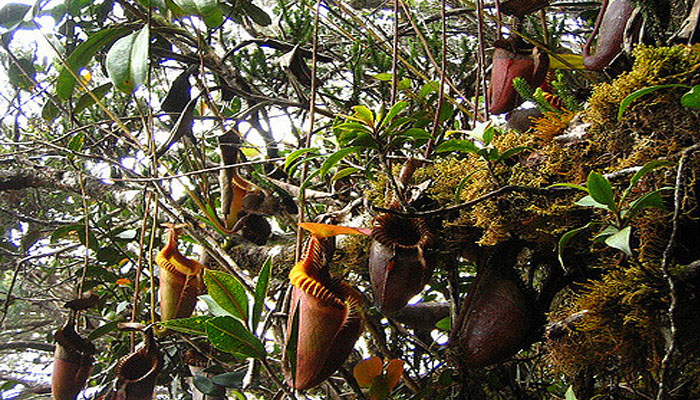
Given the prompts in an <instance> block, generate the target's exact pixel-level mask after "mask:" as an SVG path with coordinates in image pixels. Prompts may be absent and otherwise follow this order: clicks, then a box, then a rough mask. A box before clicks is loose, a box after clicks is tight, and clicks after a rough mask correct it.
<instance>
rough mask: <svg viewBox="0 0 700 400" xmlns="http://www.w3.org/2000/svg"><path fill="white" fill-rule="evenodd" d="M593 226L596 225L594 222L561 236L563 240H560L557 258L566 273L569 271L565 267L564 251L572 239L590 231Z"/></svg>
mask: <svg viewBox="0 0 700 400" xmlns="http://www.w3.org/2000/svg"><path fill="white" fill-rule="evenodd" d="M592 225H594V223H593V222H589V223H587V224H586V225H584V226H581V227H578V228H575V229H572V230H570V231H568V232H566V233H565V234H563V235H562V236H561V238H560V239H559V243H558V244H557V258H559V264H560V265H561V267H562V269H563V270H564V271H565V272H568V271H567V270H566V266H565V265H564V257H563V254H564V249H565V248H566V246H567V245H568V244H569V242H570V241H571V239H573V238H574V236H576V235H577V234H578V233H579V232H581V231H584V230H586V229H588V228H589V227H591V226H592Z"/></svg>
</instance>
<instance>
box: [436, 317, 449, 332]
mask: <svg viewBox="0 0 700 400" xmlns="http://www.w3.org/2000/svg"><path fill="white" fill-rule="evenodd" d="M435 328H437V329H440V330H441V331H446V332H449V331H450V330H451V329H452V318H450V317H449V316H447V317H445V318H443V319H441V320H440V321H438V322H437V323H436V324H435Z"/></svg>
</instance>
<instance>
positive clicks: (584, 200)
mask: <svg viewBox="0 0 700 400" xmlns="http://www.w3.org/2000/svg"><path fill="white" fill-rule="evenodd" d="M574 204H576V205H577V206H581V207H596V208H604V209H606V210H607V209H608V206H607V205H605V204H603V203H599V202H597V201H595V200H593V197H591V196H590V195H586V196H584V197H581V198H580V199H578V200H577V201H576V202H575V203H574Z"/></svg>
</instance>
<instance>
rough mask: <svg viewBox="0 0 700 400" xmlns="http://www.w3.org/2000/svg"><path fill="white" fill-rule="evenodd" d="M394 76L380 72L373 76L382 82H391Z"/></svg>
mask: <svg viewBox="0 0 700 400" xmlns="http://www.w3.org/2000/svg"><path fill="white" fill-rule="evenodd" d="M393 76H394V75H393V74H391V73H389V72H380V73H378V74H375V75H374V76H373V78H374V79H378V80H380V81H384V82H386V81H390V80H391V79H392V77H393Z"/></svg>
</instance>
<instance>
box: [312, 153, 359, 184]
mask: <svg viewBox="0 0 700 400" xmlns="http://www.w3.org/2000/svg"><path fill="white" fill-rule="evenodd" d="M357 150H358V147H356V146H353V147H348V148H345V149H340V150H338V151H336V152H335V153H333V154H331V155H330V156H328V158H327V159H326V161H324V162H323V164H321V169H320V175H321V176H322V177H323V176H325V175H326V174H327V173H328V171H329V170H330V169H331V168H333V167H334V166H335V165H336V164H338V163H339V162H340V160H342V159H343V158H345V157H347V156H348V155H349V154H352V153H354V152H356V151H357Z"/></svg>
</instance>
